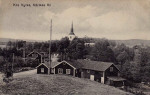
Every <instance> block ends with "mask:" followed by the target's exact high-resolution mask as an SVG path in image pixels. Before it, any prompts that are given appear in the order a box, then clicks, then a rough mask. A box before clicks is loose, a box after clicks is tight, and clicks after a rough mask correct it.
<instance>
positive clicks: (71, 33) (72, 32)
mask: <svg viewBox="0 0 150 95" xmlns="http://www.w3.org/2000/svg"><path fill="white" fill-rule="evenodd" d="M69 35H75V34H74V31H73V21H72V26H71V31H70V33H69Z"/></svg>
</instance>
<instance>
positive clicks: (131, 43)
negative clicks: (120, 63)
mask: <svg viewBox="0 0 150 95" xmlns="http://www.w3.org/2000/svg"><path fill="white" fill-rule="evenodd" d="M113 41H115V42H116V43H117V44H122V43H124V44H125V45H126V46H129V47H133V46H135V45H144V46H150V40H142V39H130V40H113Z"/></svg>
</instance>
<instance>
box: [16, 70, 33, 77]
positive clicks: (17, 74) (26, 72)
mask: <svg viewBox="0 0 150 95" xmlns="http://www.w3.org/2000/svg"><path fill="white" fill-rule="evenodd" d="M33 74H36V69H34V70H29V71H24V72H19V73H14V75H13V77H20V76H28V75H33Z"/></svg>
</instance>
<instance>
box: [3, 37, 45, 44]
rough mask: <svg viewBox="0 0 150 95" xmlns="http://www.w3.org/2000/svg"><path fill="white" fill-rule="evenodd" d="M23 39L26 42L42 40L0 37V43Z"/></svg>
mask: <svg viewBox="0 0 150 95" xmlns="http://www.w3.org/2000/svg"><path fill="white" fill-rule="evenodd" d="M17 40H18V41H19V40H23V41H27V42H43V40H30V39H11V38H0V43H7V42H9V41H12V42H15V41H17Z"/></svg>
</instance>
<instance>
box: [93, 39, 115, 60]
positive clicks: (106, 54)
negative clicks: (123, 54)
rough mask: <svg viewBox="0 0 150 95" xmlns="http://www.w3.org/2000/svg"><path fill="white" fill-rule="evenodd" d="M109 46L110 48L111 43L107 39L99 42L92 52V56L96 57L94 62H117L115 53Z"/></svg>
mask: <svg viewBox="0 0 150 95" xmlns="http://www.w3.org/2000/svg"><path fill="white" fill-rule="evenodd" d="M109 46H110V45H109V42H108V40H106V39H102V40H100V41H98V42H97V43H96V44H95V46H94V48H93V50H92V52H91V54H92V55H93V57H94V59H93V60H97V61H105V62H116V59H115V57H114V53H113V51H112V49H111V48H110V47H109Z"/></svg>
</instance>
